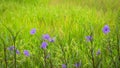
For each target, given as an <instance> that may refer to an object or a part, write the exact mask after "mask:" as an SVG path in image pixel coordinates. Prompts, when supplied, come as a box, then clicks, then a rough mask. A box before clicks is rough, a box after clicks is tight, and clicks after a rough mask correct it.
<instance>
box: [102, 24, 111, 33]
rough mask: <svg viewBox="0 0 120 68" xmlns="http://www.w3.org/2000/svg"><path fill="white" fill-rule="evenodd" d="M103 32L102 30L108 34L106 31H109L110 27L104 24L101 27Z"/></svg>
mask: <svg viewBox="0 0 120 68" xmlns="http://www.w3.org/2000/svg"><path fill="white" fill-rule="evenodd" d="M103 32H104V34H108V33H109V32H110V28H109V26H108V25H105V26H104V27H103Z"/></svg>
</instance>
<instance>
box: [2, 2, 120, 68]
mask: <svg viewBox="0 0 120 68" xmlns="http://www.w3.org/2000/svg"><path fill="white" fill-rule="evenodd" d="M119 3H120V0H84V1H83V0H74V1H73V0H0V35H1V36H2V37H3V38H4V40H5V43H6V45H7V47H9V46H11V45H13V43H12V40H11V36H10V33H9V32H8V30H7V29H6V28H5V27H4V26H3V25H2V24H5V25H6V26H7V27H8V28H9V29H10V30H12V33H13V34H15V33H16V32H17V31H19V30H21V32H20V34H19V36H18V38H17V42H16V47H17V49H19V50H20V53H21V54H20V55H17V67H18V68H20V67H22V68H26V67H28V68H42V67H43V64H44V60H43V50H42V49H41V48H40V45H41V42H42V40H41V38H42V35H43V34H46V33H47V34H50V36H52V37H56V41H55V43H49V46H48V48H47V52H48V53H50V54H51V56H50V59H48V61H47V62H48V68H49V66H50V62H49V60H52V64H53V68H61V65H62V64H65V63H67V65H68V68H73V67H74V63H76V62H79V61H82V66H81V67H83V68H92V63H91V60H90V57H89V56H88V55H89V49H88V47H89V45H90V43H88V42H86V39H85V37H86V36H88V35H90V33H91V32H93V34H94V45H95V50H94V51H95V52H96V51H97V50H98V49H101V53H102V57H100V56H99V57H97V56H95V57H96V59H95V60H96V61H95V62H96V64H97V61H98V60H97V59H100V58H102V61H101V63H100V65H99V66H98V67H101V66H103V68H107V67H108V68H113V67H115V66H114V63H113V60H114V61H116V59H115V58H116V57H115V55H116V47H113V48H112V49H113V51H114V53H115V55H114V56H113V57H114V59H113V60H111V57H109V55H108V54H109V52H107V43H106V42H107V41H106V39H107V38H108V37H110V41H111V45H115V46H116V33H115V27H116V22H118V21H119V19H118V11H119V6H120V4H119ZM117 20H118V21H117ZM105 24H108V25H109V26H110V34H108V35H107V36H106V35H104V34H103V32H102V28H103V26H104V25H105ZM32 28H36V30H37V32H36V34H35V35H34V36H31V35H30V30H31V29H32ZM0 45H1V48H0V65H1V66H0V67H2V68H4V65H5V63H4V52H3V51H4V50H3V44H2V42H0ZM60 46H62V47H63V49H64V52H65V54H63V53H62V51H61V48H60ZM23 50H29V51H30V54H31V56H30V57H27V58H26V57H25V56H24V55H23ZM94 54H96V53H94ZM7 60H8V66H9V67H11V68H13V64H14V63H13V55H12V54H11V53H10V52H9V51H8V50H7ZM64 60H66V61H64Z"/></svg>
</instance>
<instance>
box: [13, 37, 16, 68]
mask: <svg viewBox="0 0 120 68" xmlns="http://www.w3.org/2000/svg"><path fill="white" fill-rule="evenodd" d="M13 39H14V40H13V45H14V65H15V68H16V44H15V42H16V39H15V38H13Z"/></svg>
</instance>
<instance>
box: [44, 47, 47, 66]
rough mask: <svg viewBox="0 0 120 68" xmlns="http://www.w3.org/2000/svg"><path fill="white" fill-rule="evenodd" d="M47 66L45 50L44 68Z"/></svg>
mask: <svg viewBox="0 0 120 68" xmlns="http://www.w3.org/2000/svg"><path fill="white" fill-rule="evenodd" d="M46 66H47V61H46V50H45V49H44V68H46Z"/></svg>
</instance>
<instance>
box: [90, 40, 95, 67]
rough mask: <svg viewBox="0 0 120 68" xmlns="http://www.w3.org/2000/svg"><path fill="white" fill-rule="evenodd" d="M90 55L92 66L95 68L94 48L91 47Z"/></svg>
mask: <svg viewBox="0 0 120 68" xmlns="http://www.w3.org/2000/svg"><path fill="white" fill-rule="evenodd" d="M91 45H93V43H92V42H91ZM91 56H92V65H93V68H95V59H94V49H93V47H92V48H91Z"/></svg>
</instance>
